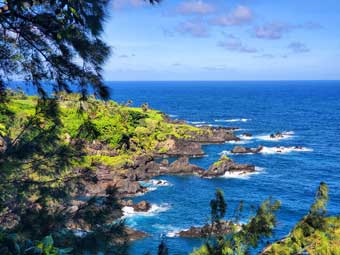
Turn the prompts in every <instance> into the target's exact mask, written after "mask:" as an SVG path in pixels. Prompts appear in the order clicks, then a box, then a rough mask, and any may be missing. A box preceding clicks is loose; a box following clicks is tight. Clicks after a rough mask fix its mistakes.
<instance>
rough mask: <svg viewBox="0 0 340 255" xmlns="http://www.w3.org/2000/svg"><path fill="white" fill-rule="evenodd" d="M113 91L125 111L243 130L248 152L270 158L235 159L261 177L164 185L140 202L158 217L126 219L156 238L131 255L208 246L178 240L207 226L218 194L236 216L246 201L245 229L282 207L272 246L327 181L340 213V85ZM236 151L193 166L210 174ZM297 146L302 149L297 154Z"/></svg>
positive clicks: (119, 87)
mask: <svg viewBox="0 0 340 255" xmlns="http://www.w3.org/2000/svg"><path fill="white" fill-rule="evenodd" d="M108 85H109V87H110V88H111V90H112V99H114V100H116V101H118V102H120V103H125V102H127V101H128V100H132V102H133V103H132V105H134V106H140V105H142V104H143V103H148V104H149V106H150V107H151V108H154V109H159V110H160V111H162V112H165V113H166V114H168V115H170V116H171V117H172V118H173V119H181V120H186V121H187V122H188V123H192V124H193V125H213V126H215V125H216V126H233V127H239V128H240V130H239V131H237V134H239V135H241V134H242V133H245V132H247V133H251V134H253V137H252V138H251V139H242V140H241V142H240V143H241V144H242V145H243V146H247V147H257V146H258V145H262V146H264V148H265V150H264V153H261V154H256V155H229V157H231V158H232V159H233V160H235V161H236V162H240V163H251V164H254V165H256V166H257V169H258V170H259V172H258V174H255V175H250V176H247V177H242V178H235V177H232V176H231V177H230V178H227V177H226V178H216V179H201V178H198V177H173V176H162V177H159V179H162V180H166V181H168V185H164V186H158V187H155V188H154V189H153V190H152V191H150V192H148V193H146V194H145V195H143V196H139V197H136V198H134V200H135V201H136V202H138V201H141V200H147V201H149V202H151V203H152V205H153V206H152V209H151V211H149V212H148V213H143V214H128V215H127V216H126V219H125V220H126V223H127V224H128V225H129V226H131V227H133V228H136V229H138V230H142V231H144V232H146V233H148V234H149V237H148V238H146V239H143V240H139V241H135V242H133V243H132V244H131V246H130V247H129V253H130V254H144V253H145V252H150V253H151V254H156V253H157V247H158V244H159V243H160V240H162V239H165V241H166V243H167V245H168V247H169V254H187V253H189V252H190V251H192V250H193V249H194V248H195V247H199V246H200V245H201V244H202V240H195V239H185V238H179V237H177V236H176V233H178V231H180V230H184V229H188V228H190V227H191V226H201V225H204V224H205V223H207V221H208V218H209V213H210V208H209V202H210V200H211V199H212V198H213V196H214V192H215V190H216V189H217V188H220V189H222V190H223V191H224V194H225V198H226V201H227V204H228V215H229V216H230V215H232V214H233V211H234V209H235V208H236V206H237V205H238V203H239V201H241V200H242V201H244V203H245V205H246V208H247V209H248V210H245V213H244V215H243V218H242V220H243V221H247V219H248V217H249V212H251V211H252V210H253V209H252V208H253V207H254V206H258V205H259V204H260V203H261V201H263V200H265V199H266V198H268V197H272V198H273V199H278V200H280V201H281V202H282V207H281V209H280V210H279V212H278V213H277V219H278V226H277V228H276V230H275V232H274V236H273V238H272V239H271V240H276V239H280V238H282V237H284V236H285V235H286V234H288V232H289V230H290V229H291V228H292V227H293V226H294V225H295V224H296V223H297V221H298V220H299V219H300V218H301V217H303V216H304V215H305V214H306V213H307V212H308V209H309V207H310V205H311V203H312V202H313V200H314V194H315V191H316V188H317V187H318V185H319V183H320V182H321V181H324V182H326V183H327V184H328V185H329V188H330V202H329V205H328V213H329V214H332V215H335V214H339V213H340V206H339V205H340V146H339V141H340V82H338V81H282V82H281V81H280V82H270V81H266V82H206V81H204V82H109V83H108ZM276 132H284V134H285V137H284V138H283V139H277V140H275V139H268V136H269V135H270V134H272V133H276ZM235 145H236V144H230V143H226V144H220V145H206V146H204V150H205V152H206V156H205V157H203V158H196V159H192V160H191V161H192V163H194V164H197V165H199V166H202V167H204V168H208V167H209V166H210V165H211V164H212V163H213V162H215V161H216V160H218V158H219V157H220V155H221V153H228V151H230V150H231V148H233V147H234V146H235ZM294 146H301V147H302V148H303V149H302V150H294ZM277 147H280V148H279V149H278V148H277ZM263 245H265V244H263ZM263 245H262V247H263ZM260 249H261V247H259V248H258V249H257V250H256V249H255V250H254V253H256V252H257V251H258V250H260Z"/></svg>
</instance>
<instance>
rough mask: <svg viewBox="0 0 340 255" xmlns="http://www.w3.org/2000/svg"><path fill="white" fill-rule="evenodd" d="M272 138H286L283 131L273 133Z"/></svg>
mask: <svg viewBox="0 0 340 255" xmlns="http://www.w3.org/2000/svg"><path fill="white" fill-rule="evenodd" d="M270 138H271V139H280V138H284V135H283V134H282V133H280V132H277V133H275V134H271V135H270Z"/></svg>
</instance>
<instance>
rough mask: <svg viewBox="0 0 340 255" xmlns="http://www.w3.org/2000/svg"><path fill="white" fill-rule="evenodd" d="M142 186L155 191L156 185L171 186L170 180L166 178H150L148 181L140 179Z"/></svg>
mask: <svg viewBox="0 0 340 255" xmlns="http://www.w3.org/2000/svg"><path fill="white" fill-rule="evenodd" d="M139 183H140V184H141V185H142V186H143V187H145V188H147V191H155V190H157V188H158V187H168V186H172V184H171V183H170V182H168V181H167V180H156V179H151V180H149V181H140V182H139Z"/></svg>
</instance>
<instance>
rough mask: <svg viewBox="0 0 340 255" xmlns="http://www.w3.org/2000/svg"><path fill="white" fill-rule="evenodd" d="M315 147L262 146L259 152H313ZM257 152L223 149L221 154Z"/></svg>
mask: <svg viewBox="0 0 340 255" xmlns="http://www.w3.org/2000/svg"><path fill="white" fill-rule="evenodd" d="M312 151H313V149H310V148H306V147H301V146H290V147H284V146H276V147H266V146H264V147H262V150H260V151H259V152H258V154H287V153H291V152H312ZM251 154H256V153H232V152H231V151H222V152H221V153H220V155H251Z"/></svg>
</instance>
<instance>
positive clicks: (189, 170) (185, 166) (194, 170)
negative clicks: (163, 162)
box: [162, 157, 204, 175]
mask: <svg viewBox="0 0 340 255" xmlns="http://www.w3.org/2000/svg"><path fill="white" fill-rule="evenodd" d="M203 172H204V169H202V168H200V167H199V166H196V165H193V164H190V162H189V158H188V157H181V158H179V159H178V160H176V161H174V162H173V163H172V164H171V165H170V166H169V167H168V168H166V169H164V170H163V171H162V173H163V174H176V175H192V174H196V175H200V174H202V173H203Z"/></svg>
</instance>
